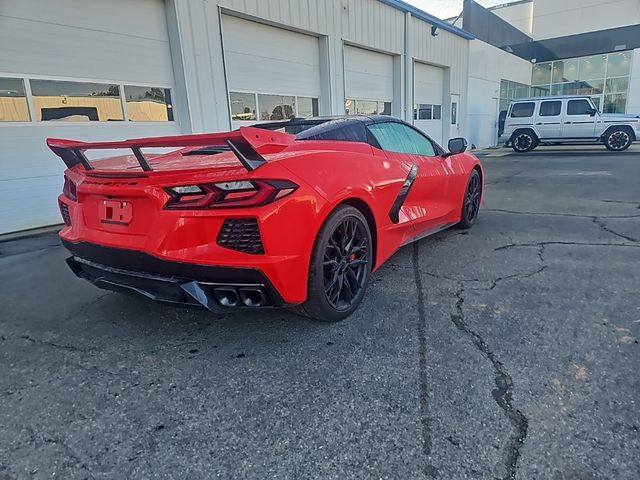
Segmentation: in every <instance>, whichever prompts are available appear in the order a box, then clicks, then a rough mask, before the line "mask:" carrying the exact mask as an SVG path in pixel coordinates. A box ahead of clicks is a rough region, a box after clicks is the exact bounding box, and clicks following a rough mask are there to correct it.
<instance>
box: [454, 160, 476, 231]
mask: <svg viewBox="0 0 640 480" xmlns="http://www.w3.org/2000/svg"><path fill="white" fill-rule="evenodd" d="M481 199H482V180H481V179H480V174H479V173H478V171H477V170H475V169H474V170H471V175H469V181H468V182H467V189H466V190H465V192H464V198H463V199H462V213H461V215H460V223H458V224H457V225H456V226H457V227H458V228H462V229H465V230H466V229H468V228H471V227H473V225H474V223H476V220H477V219H478V213H479V212H480V201H481Z"/></svg>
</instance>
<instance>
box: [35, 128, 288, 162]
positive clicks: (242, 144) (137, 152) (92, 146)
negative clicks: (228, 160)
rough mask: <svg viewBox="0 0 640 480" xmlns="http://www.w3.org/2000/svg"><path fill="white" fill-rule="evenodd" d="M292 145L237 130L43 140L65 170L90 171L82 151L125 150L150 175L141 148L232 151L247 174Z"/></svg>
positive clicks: (261, 132)
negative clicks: (107, 139)
mask: <svg viewBox="0 0 640 480" xmlns="http://www.w3.org/2000/svg"><path fill="white" fill-rule="evenodd" d="M294 141H295V136H294V135H291V134H288V133H281V132H274V131H270V130H265V129H262V128H256V127H240V129H238V130H234V131H232V132H224V133H201V134H194V135H174V136H170V137H150V138H134V139H130V140H124V141H120V142H82V141H79V140H66V139H62V138H47V146H48V147H49V148H50V149H51V150H52V151H53V153H55V154H56V155H57V156H59V157H60V158H61V159H62V161H63V162H64V163H65V165H66V166H67V168H71V167H74V166H75V165H78V164H81V165H82V166H83V167H84V168H85V170H93V169H94V167H93V165H91V162H90V161H89V159H88V158H87V156H86V155H85V154H84V152H85V151H86V150H100V149H118V148H127V149H130V150H131V151H132V152H133V155H134V156H135V157H136V160H138V163H139V164H140V167H141V168H142V170H144V171H145V172H151V171H153V168H151V165H150V164H149V162H148V161H147V159H146V158H145V156H144V154H143V153H142V150H141V149H142V148H163V147H177V148H180V147H207V149H210V150H214V151H215V150H217V151H221V152H222V151H232V152H233V153H234V154H235V156H236V157H238V160H240V162H241V163H242V165H243V166H244V167H245V168H246V169H247V171H252V170H255V169H256V168H258V167H260V166H261V165H264V164H265V163H266V162H267V160H266V159H265V158H264V157H263V156H262V155H261V154H260V152H262V153H276V152H279V151H281V150H283V149H284V148H286V147H287V146H289V145H291V144H292V143H293V142H294Z"/></svg>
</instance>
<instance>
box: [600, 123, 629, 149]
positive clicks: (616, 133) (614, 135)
mask: <svg viewBox="0 0 640 480" xmlns="http://www.w3.org/2000/svg"><path fill="white" fill-rule="evenodd" d="M631 142H632V140H631V135H630V134H629V132H628V130H627V129H625V128H619V129H615V130H611V131H610V132H609V133H608V134H607V135H606V137H605V141H604V146H605V147H607V150H611V151H612V152H621V151H622V150H626V149H627V148H629V146H630V145H631Z"/></svg>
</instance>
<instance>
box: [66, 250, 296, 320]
mask: <svg viewBox="0 0 640 480" xmlns="http://www.w3.org/2000/svg"><path fill="white" fill-rule="evenodd" d="M62 243H63V245H64V246H65V247H66V248H67V249H68V250H69V251H70V252H71V254H72V256H71V257H69V258H68V259H67V264H68V265H69V267H70V268H71V270H72V271H73V272H74V273H75V274H76V275H77V276H78V277H80V278H85V279H86V280H88V281H90V282H91V283H93V284H94V285H96V286H97V287H100V288H103V289H107V290H113V291H118V292H122V293H129V294H134V295H139V296H143V297H146V298H149V299H152V300H155V301H159V302H164V303H170V304H174V305H183V306H192V307H204V308H207V309H208V310H211V311H213V312H221V311H224V310H225V309H227V308H237V307H245V308H258V307H278V306H284V305H286V304H287V303H286V302H285V301H284V300H283V298H282V296H281V295H280V294H279V293H278V291H277V290H276V289H275V288H274V287H273V285H272V283H271V282H270V281H269V279H268V278H267V276H266V275H265V274H264V273H263V272H261V271H260V270H258V269H255V268H240V267H226V266H210V265H199V264H191V263H184V262H176V261H170V260H163V259H160V258H158V257H154V256H152V255H149V254H146V253H143V252H138V251H135V250H127V249H120V248H113V247H106V246H102V245H97V244H93V243H88V242H78V243H74V242H69V241H68V240H65V239H62Z"/></svg>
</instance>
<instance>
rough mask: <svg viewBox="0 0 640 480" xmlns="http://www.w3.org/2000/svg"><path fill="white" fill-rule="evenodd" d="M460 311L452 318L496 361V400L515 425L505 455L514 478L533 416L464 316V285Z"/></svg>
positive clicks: (458, 293) (508, 477)
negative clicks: (515, 400) (516, 401)
mask: <svg viewBox="0 0 640 480" xmlns="http://www.w3.org/2000/svg"><path fill="white" fill-rule="evenodd" d="M456 298H457V300H456V313H455V314H454V315H451V321H452V322H453V324H454V325H455V326H456V328H457V329H458V330H460V331H461V332H462V333H464V334H465V335H467V336H468V337H469V338H470V339H471V341H472V343H473V344H474V345H475V347H476V348H477V349H478V350H479V351H480V353H482V355H484V356H485V357H486V358H487V359H488V360H489V361H490V362H491V364H492V365H493V369H494V372H495V377H494V381H495V384H496V388H494V389H493V391H492V392H491V393H492V395H493V398H494V400H495V402H496V403H497V404H498V406H499V407H500V408H501V409H502V410H503V411H504V413H505V415H506V417H507V419H508V420H509V422H510V423H511V425H512V426H513V428H514V432H513V434H512V435H511V438H510V440H509V443H508V445H507V451H506V456H505V467H506V469H507V473H506V474H505V476H504V477H503V480H514V479H515V478H516V473H517V469H518V460H519V459H520V456H521V449H522V446H523V445H524V441H525V439H526V438H527V430H528V428H529V420H528V419H527V417H526V416H525V415H524V414H523V413H522V412H521V411H520V410H518V409H517V408H515V407H514V405H513V379H512V378H511V375H509V372H507V369H506V367H505V366H504V364H503V363H502V362H501V361H500V360H499V359H498V358H497V356H496V355H495V353H494V352H493V351H492V350H491V348H490V347H489V344H488V343H487V342H486V341H485V340H484V338H482V336H480V334H479V333H478V332H476V331H474V330H472V329H471V328H470V327H469V325H467V323H466V321H465V316H464V308H463V305H464V287H463V286H462V285H461V286H460V288H459V289H458V290H457V291H456Z"/></svg>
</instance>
